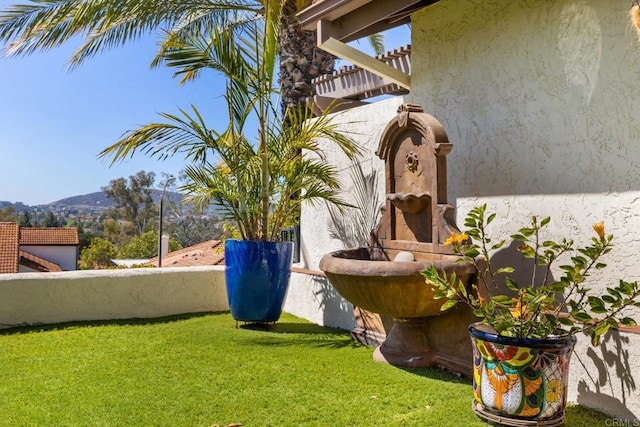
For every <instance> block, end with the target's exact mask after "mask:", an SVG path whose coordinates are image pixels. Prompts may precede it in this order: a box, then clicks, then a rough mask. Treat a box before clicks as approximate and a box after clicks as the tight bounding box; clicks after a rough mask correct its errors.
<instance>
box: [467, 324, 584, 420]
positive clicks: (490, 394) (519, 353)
mask: <svg viewBox="0 0 640 427" xmlns="http://www.w3.org/2000/svg"><path fill="white" fill-rule="evenodd" d="M469 334H470V335H471V345H472V347H473V394H474V401H473V404H472V408H473V410H474V412H475V413H476V414H477V415H478V416H479V417H480V418H483V419H485V420H487V421H489V422H496V423H500V424H502V425H506V426H559V425H562V423H563V422H564V410H565V406H566V403H567V385H568V381H569V362H570V359H571V354H572V352H573V347H574V346H575V343H576V337H575V336H573V335H559V336H555V337H550V338H547V339H529V338H513V337H503V336H501V335H498V334H497V333H496V332H495V331H493V329H492V328H491V327H490V326H488V325H486V324H484V323H474V324H473V325H471V326H469Z"/></svg>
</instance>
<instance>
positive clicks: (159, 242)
mask: <svg viewBox="0 0 640 427" xmlns="http://www.w3.org/2000/svg"><path fill="white" fill-rule="evenodd" d="M175 180H176V179H175V178H174V177H173V176H171V175H170V176H169V177H168V178H167V180H166V181H165V182H164V186H163V187H162V194H161V195H160V209H159V211H160V212H159V216H160V218H158V221H159V223H160V224H159V226H158V268H160V267H162V209H163V204H164V192H165V191H166V190H167V186H168V185H170V184H173V183H174V182H175Z"/></svg>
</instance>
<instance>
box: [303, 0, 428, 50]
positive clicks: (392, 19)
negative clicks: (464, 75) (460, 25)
mask: <svg viewBox="0 0 640 427" xmlns="http://www.w3.org/2000/svg"><path fill="white" fill-rule="evenodd" d="M438 1H439V0H320V1H317V2H315V3H314V4H312V5H311V6H309V7H307V8H305V9H303V10H301V11H300V12H298V22H299V23H300V25H301V26H302V28H304V29H305V30H315V29H317V27H318V23H319V22H321V21H324V22H325V24H324V25H325V32H326V31H328V32H329V33H330V36H331V37H333V38H335V39H336V40H339V41H341V42H343V43H348V42H350V41H353V40H357V39H360V38H362V37H366V36H368V35H371V34H375V33H379V32H381V31H384V30H388V29H389V28H393V27H397V26H398V25H402V24H408V23H409V22H411V17H410V15H411V14H412V13H414V12H416V11H417V10H419V9H422V8H424V7H426V6H429V5H431V4H433V3H437V2H438Z"/></svg>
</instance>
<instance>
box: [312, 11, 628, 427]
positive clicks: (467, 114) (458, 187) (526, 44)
mask: <svg viewBox="0 0 640 427" xmlns="http://www.w3.org/2000/svg"><path fill="white" fill-rule="evenodd" d="M628 8H629V3H628V2H621V1H610V0H591V1H577V0H576V1H573V0H528V1H521V0H485V1H482V2H478V1H475V0H441V1H440V2H438V3H436V4H434V5H432V6H429V7H427V8H425V9H423V10H422V11H420V12H418V13H416V14H415V15H413V17H412V59H411V61H412V73H413V74H412V78H411V80H412V82H411V85H412V89H411V93H410V94H409V95H406V96H404V99H400V98H398V99H389V100H386V101H383V102H380V103H376V104H374V105H370V106H366V107H361V108H356V109H353V110H350V111H348V112H346V113H343V114H342V115H341V116H340V117H339V118H338V119H339V120H341V121H342V122H343V123H345V124H344V127H343V129H345V130H347V131H350V132H353V136H354V137H355V138H356V139H358V140H359V141H360V142H361V143H362V144H363V145H364V146H365V148H366V149H367V150H368V152H367V154H365V156H364V158H365V163H364V166H365V170H367V168H369V169H370V168H371V167H374V168H379V170H382V164H381V162H380V161H379V160H378V158H377V157H376V156H375V154H374V151H375V149H376V147H377V144H378V140H379V137H380V134H381V132H382V130H383V129H384V126H385V125H386V123H387V122H388V120H389V119H390V118H391V117H392V116H393V115H394V114H395V109H396V107H397V105H399V104H400V103H401V102H411V103H416V104H420V105H422V106H423V107H424V109H425V111H426V112H428V113H430V114H432V115H433V116H435V117H436V118H437V119H438V120H439V121H440V122H441V123H442V125H443V126H444V129H445V130H446V132H447V134H448V136H449V140H450V142H452V143H453V146H454V148H453V151H452V153H451V154H450V155H449V156H448V157H447V162H448V184H449V188H448V190H449V191H448V194H449V202H450V203H451V204H453V205H454V206H455V207H456V212H457V219H458V224H462V223H463V221H462V219H463V218H464V215H465V214H466V213H467V212H468V211H469V209H471V208H472V207H474V206H476V205H478V204H481V203H487V204H488V205H489V209H490V210H491V211H494V212H497V214H498V218H497V219H496V221H495V222H494V223H493V224H492V230H493V231H494V232H498V233H500V234H501V235H504V236H505V237H508V236H509V235H510V234H512V233H513V232H514V231H516V230H517V229H518V228H520V227H522V226H524V225H526V224H527V222H528V221H529V219H530V217H531V215H538V216H540V217H544V216H551V217H552V222H551V224H550V226H549V227H548V232H549V234H548V236H547V237H549V238H559V237H562V236H565V237H568V238H571V239H574V240H575V241H576V243H578V244H584V243H587V242H588V240H589V239H590V237H591V236H592V235H593V230H592V228H591V225H592V224H593V223H595V222H597V221H600V220H605V222H606V227H607V232H608V233H614V234H615V236H616V239H615V242H616V246H615V248H614V250H613V251H612V252H611V253H610V254H609V255H608V256H607V259H606V262H607V264H608V265H609V268H607V269H606V270H603V271H602V272H601V273H599V274H594V275H593V276H592V279H593V285H594V289H595V290H596V291H597V292H598V291H599V292H602V291H603V290H604V285H605V284H607V283H608V284H614V283H615V282H616V281H617V279H619V278H625V279H627V280H640V262H638V256H637V254H638V253H639V252H640V242H639V241H638V238H637V231H636V230H638V229H640V125H638V120H639V119H640V79H638V70H640V43H638V41H637V38H636V35H635V31H634V30H633V29H632V28H631V27H630V25H629V23H628V18H627V13H628ZM329 159H330V161H332V162H334V164H336V165H338V167H339V168H341V169H344V171H345V173H343V176H342V177H343V180H344V185H343V188H344V189H345V190H346V191H351V189H352V187H353V186H352V185H351V184H350V183H349V176H348V174H347V173H346V170H347V168H348V166H349V164H348V162H345V161H343V160H341V159H340V158H339V156H338V155H337V154H332V155H330V156H329ZM380 191H381V192H382V193H383V192H384V187H383V186H381V188H380ZM328 230H329V216H328V215H327V213H326V209H313V208H310V207H307V208H305V209H304V210H303V215H302V246H303V263H304V266H305V267H308V268H311V269H317V263H318V261H319V259H320V257H322V255H324V254H325V253H327V252H330V251H332V250H336V249H339V248H341V247H342V244H341V242H340V241H339V240H337V239H334V238H332V237H331V236H330V233H329V231H328ZM514 250H515V248H514V247H513V246H510V247H509V248H507V249H505V251H503V252H502V253H501V254H499V256H501V257H509V256H510V254H511V253H513V251H514ZM559 274H560V272H559V271H554V275H555V276H556V277H558V276H559ZM633 314H635V317H636V318H637V319H640V312H639V311H638V310H636V311H635V313H633ZM345 327H348V325H345ZM569 399H570V400H571V401H573V402H579V403H581V404H584V405H587V406H591V407H595V408H599V409H601V410H604V411H605V412H608V413H610V414H612V416H615V417H617V418H620V419H632V420H633V419H637V418H639V417H640V335H634V334H628V333H627V334H625V333H620V334H619V333H617V332H614V333H611V334H610V335H609V336H608V337H607V339H606V340H605V342H604V344H603V345H601V346H600V347H598V348H591V347H590V345H589V342H588V339H587V338H586V337H584V336H580V337H579V342H578V345H577V347H576V352H575V355H574V358H573V361H572V365H571V380H570V388H569Z"/></svg>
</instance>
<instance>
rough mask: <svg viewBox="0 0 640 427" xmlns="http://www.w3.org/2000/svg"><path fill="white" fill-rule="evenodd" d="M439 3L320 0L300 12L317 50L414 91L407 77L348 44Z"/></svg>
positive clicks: (416, 0) (405, 21)
mask: <svg viewBox="0 0 640 427" xmlns="http://www.w3.org/2000/svg"><path fill="white" fill-rule="evenodd" d="M438 1H439V0H320V1H317V2H315V3H314V4H312V5H311V6H309V7H307V8H305V9H303V10H301V11H300V12H298V15H297V16H298V22H299V23H300V25H301V27H302V28H303V29H306V30H316V31H317V37H318V43H317V44H318V47H319V48H321V49H322V50H324V51H326V52H329V53H331V54H333V55H335V56H337V57H339V58H342V59H345V60H347V61H349V62H351V63H353V64H355V65H357V66H359V67H361V68H362V69H364V70H366V71H369V72H371V73H373V74H376V75H378V76H380V77H382V78H383V79H386V80H388V81H390V82H393V83H394V84H397V85H398V86H400V87H402V88H404V89H406V90H409V89H411V84H410V83H411V78H410V76H409V75H408V74H406V73H404V72H402V71H400V70H398V69H396V68H394V67H392V66H390V65H387V64H385V63H384V62H382V61H379V60H377V59H376V58H373V57H371V56H369V55H366V54H364V53H362V52H360V51H359V50H357V49H355V48H353V47H351V46H348V45H347V44H346V43H348V42H350V41H353V40H357V39H359V38H362V37H366V36H368V35H371V34H375V33H378V32H381V31H384V30H387V29H389V28H393V27H397V26H398V25H402V24H406V23H409V22H410V20H411V14H412V13H413V12H416V11H417V10H419V9H422V8H424V7H426V6H429V5H431V4H433V3H436V2H438Z"/></svg>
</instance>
